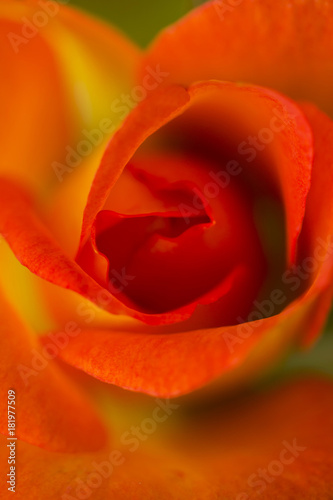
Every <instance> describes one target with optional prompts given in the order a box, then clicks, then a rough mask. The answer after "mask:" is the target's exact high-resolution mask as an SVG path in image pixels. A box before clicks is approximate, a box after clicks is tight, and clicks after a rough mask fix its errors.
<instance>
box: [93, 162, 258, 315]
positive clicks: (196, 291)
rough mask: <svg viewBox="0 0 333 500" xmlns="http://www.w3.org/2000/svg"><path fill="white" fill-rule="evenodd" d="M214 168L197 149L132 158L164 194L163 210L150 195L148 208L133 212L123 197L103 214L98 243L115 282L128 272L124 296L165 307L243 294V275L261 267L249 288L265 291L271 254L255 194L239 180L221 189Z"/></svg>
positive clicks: (149, 308)
mask: <svg viewBox="0 0 333 500" xmlns="http://www.w3.org/2000/svg"><path fill="white" fill-rule="evenodd" d="M214 167H216V165H213V164H211V163H210V162H209V163H208V164H207V162H205V161H203V160H201V159H200V160H199V159H198V158H193V157H191V156H189V155H186V156H181V155H175V154H173V155H156V156H154V155H149V157H142V158H138V159H135V160H132V161H131V163H130V164H129V165H128V166H127V171H130V172H131V174H132V176H134V177H135V178H136V180H140V181H141V182H142V185H143V186H144V188H145V189H147V188H148V189H149V191H150V194H151V195H152V197H153V198H154V199H156V200H158V203H157V206H158V209H159V211H154V210H153V204H152V203H150V201H149V199H148V200H147V206H146V213H142V211H143V210H144V205H145V204H143V206H142V203H141V213H138V209H137V205H136V203H134V204H132V209H131V210H129V209H128V210H127V212H129V211H131V212H132V213H127V214H121V213H119V212H116V211H115V209H116V205H117V203H116V202H115V200H116V199H117V195H116V196H115V197H114V198H113V197H112V196H111V197H110V200H109V201H108V203H107V204H106V207H105V208H106V209H105V210H103V211H101V212H99V214H98V215H97V218H96V221H95V227H94V233H95V246H96V250H97V251H98V252H99V253H101V254H102V255H104V256H105V257H106V258H107V261H108V276H107V280H108V282H109V288H110V284H111V288H112V283H115V276H116V275H119V273H120V272H122V273H125V274H126V276H127V277H128V279H127V280H126V286H125V287H122V288H123V290H122V291H121V295H122V300H124V302H127V304H128V305H130V306H131V307H135V308H139V309H140V310H141V311H144V312H149V313H165V312H167V311H172V310H175V309H178V308H181V307H183V306H186V305H188V304H191V303H193V302H195V301H197V303H198V304H199V303H200V304H208V303H211V302H214V301H216V300H217V299H219V298H221V297H223V296H224V295H226V294H230V293H232V294H233V295H234V299H235V300H236V297H237V294H238V295H241V291H240V290H238V291H237V287H236V289H234V290H232V288H234V286H233V285H234V284H235V283H234V282H235V281H237V280H236V277H237V276H238V277H239V274H240V273H241V274H242V277H243V278H244V275H246V274H247V275H248V276H247V277H249V274H248V270H249V269H253V268H256V269H257V273H256V276H253V277H252V278H253V279H252V280H251V282H250V283H248V282H247V281H248V280H246V286H247V287H248V289H249V292H250V293H249V296H250V297H252V293H251V289H253V290H256V291H257V289H258V282H260V281H261V278H262V263H263V258H262V251H261V245H260V242H259V238H258V236H257V231H256V228H255V225H254V222H253V217H252V208H251V205H250V204H249V199H248V197H247V196H244V193H243V192H242V190H241V189H240V188H237V187H236V186H235V185H232V186H231V185H230V186H229V187H228V188H224V189H223V190H222V189H220V187H219V186H218V184H217V182H216V179H215V183H214V182H213V180H212V179H213V178H212V175H211V173H212V168H214ZM182 179H186V181H184V180H182ZM122 192H123V193H126V192H127V191H122ZM146 199H147V198H146ZM112 200H113V201H112ZM132 201H133V200H132ZM118 202H119V199H118ZM128 202H129V203H128V205H129V206H130V205H131V200H128ZM120 204H121V203H120ZM118 205H119V203H118ZM111 209H112V210H111ZM155 209H156V206H155ZM259 269H260V271H259ZM251 274H252V271H251ZM241 282H242V280H240V279H238V283H239V284H240V283H241ZM243 286H244V280H243ZM118 292H119V288H118Z"/></svg>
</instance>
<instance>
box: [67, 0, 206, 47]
mask: <svg viewBox="0 0 333 500" xmlns="http://www.w3.org/2000/svg"><path fill="white" fill-rule="evenodd" d="M204 1H205V0H111V1H110V0H70V2H69V4H70V5H77V6H78V7H81V8H83V9H85V10H86V11H89V12H91V13H93V14H95V15H97V16H98V17H100V18H103V19H105V20H108V21H110V22H112V23H113V24H115V25H116V26H118V28H120V29H121V30H122V31H123V32H124V33H126V34H127V35H128V36H129V37H130V38H131V39H132V40H133V41H135V42H136V43H138V44H139V45H140V46H141V47H146V46H147V45H148V44H149V42H150V41H151V40H152V39H153V38H154V37H155V35H156V34H157V33H158V32H159V31H160V29H162V28H164V27H165V26H167V25H169V24H171V23H173V22H175V21H177V19H179V18H180V17H182V16H184V15H185V14H186V13H187V12H188V11H190V10H191V9H192V8H193V7H196V6H197V5H199V4H201V3H204Z"/></svg>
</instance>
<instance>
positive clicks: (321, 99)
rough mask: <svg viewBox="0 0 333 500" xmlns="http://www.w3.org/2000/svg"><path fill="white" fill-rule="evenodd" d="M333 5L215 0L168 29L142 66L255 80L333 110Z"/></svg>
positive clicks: (183, 76) (179, 74)
mask: <svg viewBox="0 0 333 500" xmlns="http://www.w3.org/2000/svg"><path fill="white" fill-rule="evenodd" d="M332 29H333V5H332V4H331V3H330V2H327V1H326V0H318V1H316V0H309V1H306V2H300V1H297V0H294V1H290V0H279V1H278V2H277V1H276V0H255V1H253V0H240V1H229V0H213V1H210V2H207V3H206V4H204V5H203V6H202V7H199V8H197V9H196V10H194V11H193V12H191V13H190V14H188V15H187V16H186V17H185V18H184V19H181V20H180V21H179V22H177V23H175V24H174V25H172V26H170V27H169V28H166V29H165V30H164V31H162V33H161V34H160V35H159V36H158V37H157V39H156V40H155V41H154V42H153V44H152V45H151V47H150V49H149V50H148V54H147V57H146V59H145V61H144V63H143V68H144V67H146V65H147V64H149V65H154V66H155V65H156V64H158V65H159V67H160V69H161V71H164V72H168V73H169V74H170V77H169V81H170V82H173V83H177V84H183V85H189V84H191V83H193V82H194V81H197V80H208V79H212V78H213V79H219V80H230V81H242V82H249V83H254V84H258V85H263V86H267V87H272V88H274V89H277V90H280V91H281V92H283V93H285V94H287V95H289V96H291V97H292V98H296V99H307V100H310V101H313V102H315V103H316V104H317V105H319V106H320V107H322V108H323V109H324V110H326V111H327V112H330V113H333V104H332V98H331V88H332V84H333V43H332V37H331V32H332Z"/></svg>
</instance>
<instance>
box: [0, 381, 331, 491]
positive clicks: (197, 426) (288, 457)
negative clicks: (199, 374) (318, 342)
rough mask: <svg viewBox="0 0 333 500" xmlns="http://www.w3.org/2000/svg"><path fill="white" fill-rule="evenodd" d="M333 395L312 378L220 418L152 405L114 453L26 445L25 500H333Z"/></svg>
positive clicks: (21, 478) (21, 474)
mask: <svg viewBox="0 0 333 500" xmlns="http://www.w3.org/2000/svg"><path fill="white" fill-rule="evenodd" d="M332 389H333V386H332V383H331V382H330V381H327V380H321V379H318V378H317V379H315V378H312V379H311V378H308V379H303V380H298V381H293V382H291V383H289V384H285V385H283V386H280V387H278V388H276V389H274V390H272V391H271V392H265V393H263V394H260V395H256V396H253V395H252V396H251V397H247V398H244V399H236V400H235V401H234V402H229V403H224V404H221V405H220V406H218V407H214V408H213V409H211V410H210V411H209V410H208V411H207V410H206V411H204V410H202V409H201V411H197V412H195V411H193V408H192V411H190V410H189V409H188V408H187V407H186V404H181V403H182V402H181V401H179V402H172V403H171V404H173V405H174V406H173V407H172V406H171V409H170V407H169V410H168V411H169V416H168V415H167V413H166V412H165V411H163V409H161V406H162V407H163V406H164V407H165V405H167V404H168V402H163V401H162V402H159V403H158V402H156V401H155V402H154V401H151V405H150V411H149V412H147V414H144V415H142V417H141V419H140V417H139V418H135V417H134V415H133V416H132V417H131V419H130V422H131V423H130V424H129V425H128V428H127V427H124V426H122V427H121V428H120V429H119V435H118V442H117V444H116V445H115V446H114V448H112V449H109V450H108V451H107V452H106V453H98V454H97V453H91V454H85V455H70V454H59V453H58V454H54V453H50V452H47V451H44V450H41V449H38V448H34V447H32V446H30V445H27V444H25V443H19V453H17V460H18V462H17V493H16V494H17V496H18V498H19V500H21V499H22V500H23V499H24V500H33V499H35V498H36V497H40V498H47V499H48V500H58V499H61V500H73V499H75V498H93V499H94V500H105V499H106V498H109V497H110V498H112V499H114V500H124V499H127V498H131V499H132V498H133V499H136V500H148V499H149V500H150V499H151V500H153V499H156V498H159V499H179V498H181V499H193V498H200V499H203V498H205V499H206V500H215V499H217V498H223V499H224V500H250V499H251V498H254V497H255V496H258V495H259V494H260V498H262V499H263V500H271V499H273V498H274V499H275V498H276V499H279V500H290V499H293V500H329V499H330V498H331V497H332V494H333V480H332V474H331V470H332V467H333V459H332V457H333V438H332V435H333V433H332V430H333V428H332V418H331V415H332V411H333V399H332V392H333V391H332ZM186 410H187V411H186ZM153 415H155V418H156V417H157V419H160V422H159V423H157V422H156V420H154V419H153V418H152V416H153ZM163 419H165V420H166V421H164V422H163ZM176 422H178V423H177V425H175V423H176ZM132 425H133V426H135V427H136V426H138V427H139V432H141V434H140V436H142V437H141V438H140V439H139V438H138V437H134V436H133V435H132V432H133V427H132ZM140 428H141V429H140ZM145 429H146V430H147V432H145ZM151 429H154V432H153V433H151V432H150V431H151ZM134 432H135V431H134ZM3 441H4V442H2V443H1V445H2V446H1V458H0V459H1V462H2V463H3V468H2V470H3V471H6V470H7V469H8V465H7V464H5V461H6V460H7V449H6V446H5V444H6V442H5V440H3Z"/></svg>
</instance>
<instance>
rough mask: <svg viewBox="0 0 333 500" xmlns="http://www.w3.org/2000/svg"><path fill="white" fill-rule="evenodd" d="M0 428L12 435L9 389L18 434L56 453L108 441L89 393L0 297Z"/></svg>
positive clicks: (95, 447) (87, 448)
mask: <svg viewBox="0 0 333 500" xmlns="http://www.w3.org/2000/svg"><path fill="white" fill-rule="evenodd" d="M0 315H1V327H0V330H1V338H0V344H1V349H0V352H1V355H0V357H1V362H0V388H1V389H0V396H1V401H2V403H1V404H2V408H3V410H2V411H1V418H0V431H1V433H3V434H5V435H8V425H7V420H8V419H7V410H6V411H4V408H5V407H6V408H7V403H6V401H7V399H8V398H7V392H8V390H10V389H12V390H14V391H15V393H16V410H15V412H16V430H15V435H16V436H17V437H18V438H19V439H21V440H23V441H26V442H28V443H31V444H34V445H37V446H40V447H42V448H46V449H49V450H52V451H68V452H77V451H80V452H82V451H95V450H98V449H100V448H102V447H103V445H104V444H105V442H106V432H105V428H104V426H103V424H102V422H101V420H100V418H99V416H98V414H97V413H96V412H95V410H94V409H93V407H92V406H91V403H90V402H89V400H88V399H87V398H86V396H85V395H84V394H83V393H81V390H80V389H79V387H77V386H76V384H74V383H73V382H72V381H71V380H70V378H68V377H67V376H66V375H65V374H64V373H63V372H62V371H61V370H60V369H59V367H58V366H57V365H56V364H55V362H54V361H53V358H54V350H53V351H52V349H49V350H45V349H44V350H41V349H40V346H39V344H38V342H37V340H36V339H34V336H33V335H32V332H30V331H29V330H28V329H27V328H26V326H25V325H24V324H23V323H22V322H21V321H20V320H19V318H18V317H17V315H16V314H15V312H14V311H13V310H11V308H10V305H9V304H8V303H7V301H6V299H5V297H4V296H2V295H1V297H0Z"/></svg>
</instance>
